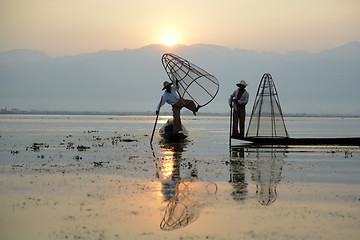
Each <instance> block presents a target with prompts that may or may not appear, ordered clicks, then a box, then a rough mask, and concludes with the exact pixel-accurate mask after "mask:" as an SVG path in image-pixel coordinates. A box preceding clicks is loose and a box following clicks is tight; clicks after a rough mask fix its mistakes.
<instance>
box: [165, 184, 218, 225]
mask: <svg viewBox="0 0 360 240" xmlns="http://www.w3.org/2000/svg"><path fill="white" fill-rule="evenodd" d="M216 193H217V185H216V184H215V183H212V182H179V183H178V184H177V185H176V189H175V196H174V198H173V199H171V200H169V203H168V205H167V207H166V211H165V214H164V217H163V219H162V220H161V223H160V229H161V230H164V231H171V230H175V229H179V228H182V227H185V226H187V225H189V224H190V223H192V222H194V221H195V220H197V219H198V217H199V215H200V209H201V207H202V205H203V204H204V202H206V201H209V199H211V198H212V197H214V196H215V194H216Z"/></svg>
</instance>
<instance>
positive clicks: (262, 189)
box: [249, 148, 286, 206]
mask: <svg viewBox="0 0 360 240" xmlns="http://www.w3.org/2000/svg"><path fill="white" fill-rule="evenodd" d="M285 152H286V150H285V149H281V148H280V149H275V148H271V149H269V150H267V149H256V150H255V151H254V153H255V154H256V159H251V158H250V161H249V163H250V171H251V172H252V177H251V179H252V180H253V181H254V182H256V197H257V199H258V201H259V203H260V204H261V205H264V206H269V205H271V204H273V203H274V202H275V201H276V198H277V192H276V186H277V184H278V183H279V182H280V181H281V172H282V167H283V165H284V161H283V159H282V158H283V157H285V155H284V153H285ZM277 155H278V156H277Z"/></svg>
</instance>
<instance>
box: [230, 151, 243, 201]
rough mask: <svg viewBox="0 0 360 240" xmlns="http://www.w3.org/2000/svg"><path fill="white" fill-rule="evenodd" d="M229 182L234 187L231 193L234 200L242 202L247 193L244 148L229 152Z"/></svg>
mask: <svg viewBox="0 0 360 240" xmlns="http://www.w3.org/2000/svg"><path fill="white" fill-rule="evenodd" d="M231 153H232V156H231V160H230V180H229V182H230V183H232V185H233V187H234V191H233V193H232V195H233V198H234V200H239V201H240V200H244V199H245V198H246V195H247V193H248V190H247V185H248V184H247V182H246V181H245V163H244V160H245V159H244V147H241V148H239V149H234V151H232V152H231Z"/></svg>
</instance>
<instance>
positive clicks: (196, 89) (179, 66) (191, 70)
mask: <svg viewBox="0 0 360 240" xmlns="http://www.w3.org/2000/svg"><path fill="white" fill-rule="evenodd" d="M162 64H163V66H164V68H165V71H166V73H167V75H168V76H169V79H170V80H171V81H172V82H173V83H174V84H175V81H176V80H178V81H179V82H178V83H179V90H178V92H179V94H180V96H181V97H183V98H185V99H189V98H191V99H192V100H194V102H195V103H196V104H197V105H199V106H205V105H206V104H208V103H209V102H211V101H212V100H213V99H214V98H215V96H216V94H217V93H218V91H219V82H218V80H217V79H216V77H214V76H213V75H211V74H210V73H208V72H206V71H205V70H203V69H201V68H200V67H198V66H196V65H194V64H192V63H190V62H189V61H187V60H185V59H183V58H181V57H179V56H176V55H175V54H172V53H166V54H164V55H163V56H162Z"/></svg>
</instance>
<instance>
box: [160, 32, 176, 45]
mask: <svg viewBox="0 0 360 240" xmlns="http://www.w3.org/2000/svg"><path fill="white" fill-rule="evenodd" d="M162 43H163V44H166V45H169V46H171V45H174V44H176V43H177V41H176V37H175V36H174V35H171V34H167V35H165V36H164V37H163V39H162Z"/></svg>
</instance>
